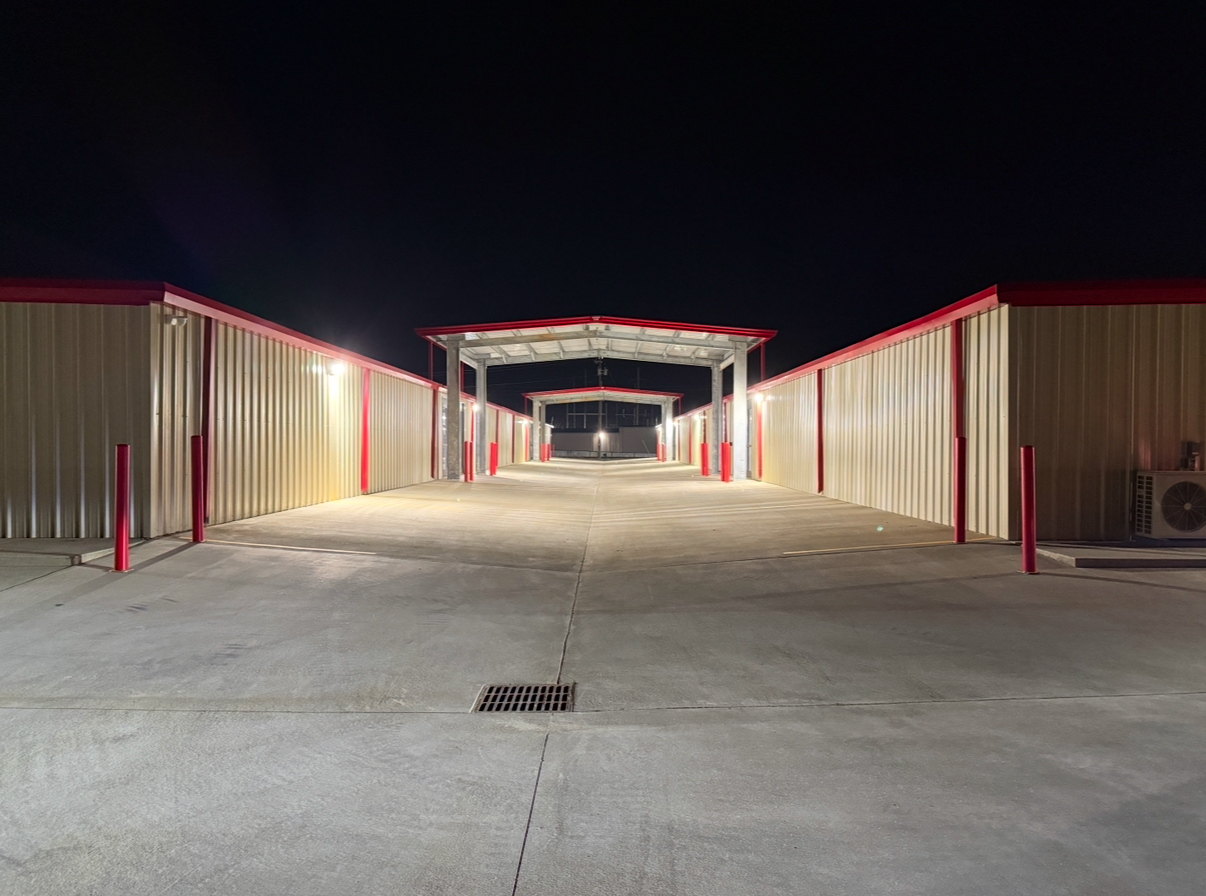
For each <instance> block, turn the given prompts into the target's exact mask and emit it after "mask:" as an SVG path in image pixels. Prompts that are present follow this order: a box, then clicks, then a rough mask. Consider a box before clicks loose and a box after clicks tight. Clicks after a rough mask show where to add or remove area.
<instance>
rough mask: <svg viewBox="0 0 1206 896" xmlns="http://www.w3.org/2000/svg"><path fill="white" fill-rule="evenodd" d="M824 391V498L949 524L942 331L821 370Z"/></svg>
mask: <svg viewBox="0 0 1206 896" xmlns="http://www.w3.org/2000/svg"><path fill="white" fill-rule="evenodd" d="M824 389H825V394H824V410H823V413H822V420H823V428H824V440H825V491H824V493H825V495H827V496H828V497H831V498H837V499H839V500H841V501H849V502H851V503H853V504H865V505H867V506H870V507H878V508H880V509H881V510H887V511H891V512H892V513H900V514H903V515H905V516H911V517H917V518H919V519H923V520H930V521H931V522H936V523H949V522H950V519H951V488H950V483H951V475H950V464H951V403H950V391H951V389H950V339H949V329H948V328H942V329H939V330H933V331H931V332H929V333H924V334H921V335H919V336H916V337H914V338H912V339H908V340H906V341H904V342H900V343H897V344H895V345H891V346H888V347H886V348H883V349H880V350H878V351H874V352H871V353H870V354H867V355H863V356H862V357H858V358H854V359H852V360H849V361H846V362H844V363H840V364H836V365H834V366H833V367H830V368H826V370H825V373H824Z"/></svg>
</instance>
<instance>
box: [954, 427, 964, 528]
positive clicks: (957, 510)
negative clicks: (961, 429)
mask: <svg viewBox="0 0 1206 896" xmlns="http://www.w3.org/2000/svg"><path fill="white" fill-rule="evenodd" d="M953 517H954V528H955V533H954V540H955V544H964V543H965V542H966V541H967V436H959V437H958V438H957V439H955V507H954V513H953Z"/></svg>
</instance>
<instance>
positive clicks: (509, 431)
mask: <svg viewBox="0 0 1206 896" xmlns="http://www.w3.org/2000/svg"><path fill="white" fill-rule="evenodd" d="M495 414H497V415H498V416H497V418H496V421H495V430H496V431H495V436H494V438H495V441H497V442H498V465H499V466H500V467H507V466H510V465H511V464H513V463H515V433H516V429H517V427H516V424H515V415H514V414H512V413H511V412H510V411H500V410H495Z"/></svg>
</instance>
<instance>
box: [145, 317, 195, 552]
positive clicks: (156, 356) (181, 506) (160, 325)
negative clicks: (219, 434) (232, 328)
mask: <svg viewBox="0 0 1206 896" xmlns="http://www.w3.org/2000/svg"><path fill="white" fill-rule="evenodd" d="M150 326H151V339H150V357H151V368H150V392H151V433H150V435H151V440H150V446H149V447H150V466H151V479H150V481H151V488H150V511H151V514H150V525H149V528H148V530H147V532H145V533H144V534H147V535H165V534H167V533H170V532H181V531H183V530H185V529H187V528H188V527H189V525H190V524H191V518H190V514H191V507H192V493H191V483H192V470H191V458H190V447H189V446H190V437H191V436H194V435H200V434H201V398H202V382H201V375H202V368H203V365H202V362H201V359H202V351H203V347H204V336H205V330H204V327H205V320H204V318H202V317H201V316H200V315H197V314H185V313H184V312H182V311H177V310H176V309H173V308H170V307H168V306H165V305H160V304H153V305H151V306H150ZM134 453H135V454H139V453H143V448H142V446H141V445H140V446H139V447H137V448H135V449H134Z"/></svg>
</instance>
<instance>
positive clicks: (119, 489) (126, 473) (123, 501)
mask: <svg viewBox="0 0 1206 896" xmlns="http://www.w3.org/2000/svg"><path fill="white" fill-rule="evenodd" d="M113 478H114V480H115V482H114V484H113V571H114V572H126V571H127V570H128V569H129V568H130V446H129V445H118V446H117V458H116V469H115V471H114V477H113Z"/></svg>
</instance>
